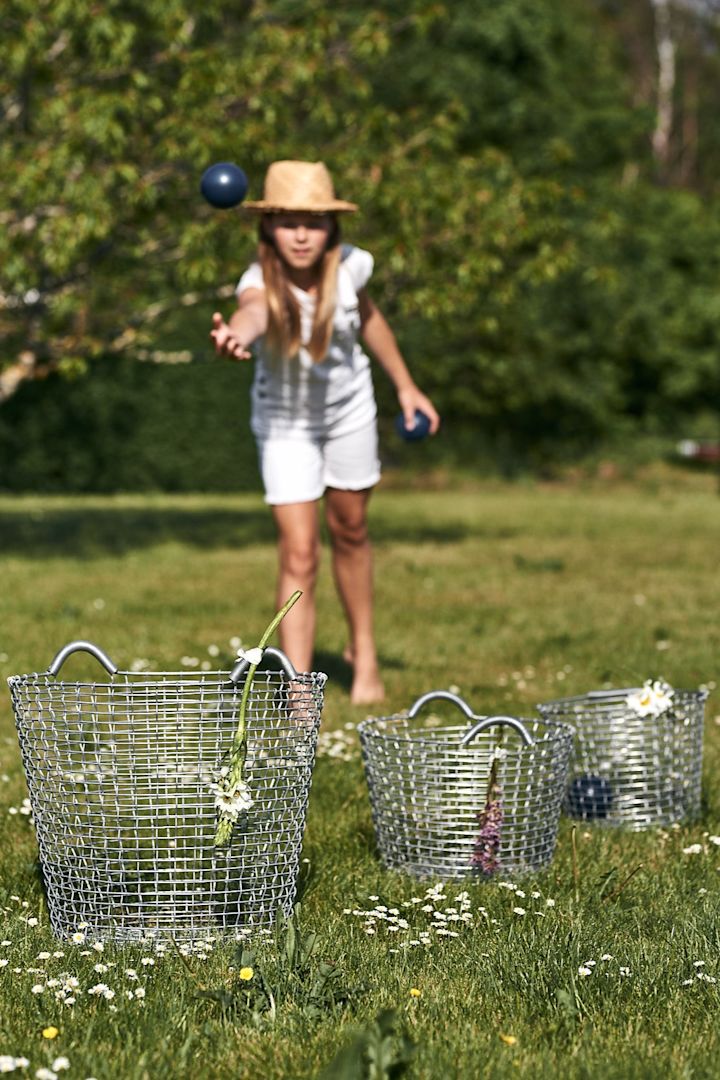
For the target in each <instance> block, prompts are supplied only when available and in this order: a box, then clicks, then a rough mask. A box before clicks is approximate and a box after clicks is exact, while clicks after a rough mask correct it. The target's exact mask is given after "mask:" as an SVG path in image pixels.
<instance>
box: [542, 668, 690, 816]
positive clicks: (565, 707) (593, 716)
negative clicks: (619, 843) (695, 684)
mask: <svg viewBox="0 0 720 1080" xmlns="http://www.w3.org/2000/svg"><path fill="white" fill-rule="evenodd" d="M640 693H641V691H640V690H638V689H634V688H633V689H625V690H594V691H591V692H590V693H588V694H583V695H580V696H578V697H569V698H561V699H559V700H557V701H548V702H545V703H544V704H542V705H538V711H539V712H540V715H541V716H543V717H544V718H545V719H546V720H549V721H562V722H565V723H569V724H572V726H573V727H574V728H575V731H576V740H575V753H574V756H573V762H572V768H571V779H570V784H569V786H568V790H567V795H566V799H565V811H566V812H567V813H568V814H569V815H570V817H574V818H580V819H582V820H583V821H588V822H594V823H595V824H598V825H624V826H627V827H629V828H631V829H636V830H640V829H647V828H650V827H652V826H655V825H671V824H673V823H675V822H679V821H683V820H686V819H690V818H693V817H695V816H696V815H697V814H698V812H699V810H700V794H701V780H702V750H703V722H704V713H705V700H706V698H707V692H706V691H704V690H697V691H694V690H675V691H674V692H673V695H672V699H671V704H670V705H669V707H668V708H666V709H665V710H664V711H663V712H662V713H661V714H660V715H659V716H639V715H638V714H637V712H636V711H634V710H633V709H632V708H631V707H630V705H629V704H628V698H629V697H631V696H634V695H639V694H640Z"/></svg>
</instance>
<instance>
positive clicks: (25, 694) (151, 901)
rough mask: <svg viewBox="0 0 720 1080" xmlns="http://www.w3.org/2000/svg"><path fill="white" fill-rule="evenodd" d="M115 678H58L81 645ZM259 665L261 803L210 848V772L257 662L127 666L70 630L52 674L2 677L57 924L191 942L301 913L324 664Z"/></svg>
mask: <svg viewBox="0 0 720 1080" xmlns="http://www.w3.org/2000/svg"><path fill="white" fill-rule="evenodd" d="M79 650H82V651H85V652H89V653H91V654H92V655H93V656H94V657H95V658H96V659H97V660H98V661H99V662H100V663H101V664H102V665H103V666H104V667H105V669H106V670H107V672H108V673H109V675H110V676H111V678H110V680H109V681H107V682H100V683H91V682H64V681H61V680H59V679H58V678H57V677H56V676H57V675H58V672H59V670H60V668H61V666H62V664H63V663H64V662H65V660H66V659H67V657H68V656H69V655H70V654H71V653H74V652H76V651H79ZM264 655H265V656H274V657H275V659H276V660H278V661H279V662H280V663H281V664H282V666H283V668H284V671H271V670H267V671H262V672H259V671H258V672H256V674H255V677H254V679H253V683H252V686H251V689H250V693H249V698H248V705H247V712H246V717H247V733H248V742H247V758H246V762H245V777H246V779H247V782H248V785H249V787H250V789H251V792H252V799H253V803H252V806H251V807H250V809H249V810H247V811H246V812H245V813H244V814H242V815H241V816H240V817H239V819H238V821H237V822H236V824H235V827H234V830H233V835H232V837H231V840H230V843H229V844H228V845H227V846H226V847H223V848H216V847H215V846H214V844H213V841H214V836H215V829H216V825H217V811H216V808H215V797H214V795H213V793H212V792H211V790H210V784H211V783H213V781H216V780H217V779H218V775H219V770H220V769H221V767H222V766H223V764H224V763H225V762H226V760H227V758H228V754H229V751H230V748H231V746H232V743H233V737H234V734H235V731H236V728H237V721H238V710H239V706H240V698H241V694H242V690H243V686H244V684H245V678H246V672H247V669H248V663H247V661H246V660H243V661H239V662H238V663H237V664H236V665H235V667H234V668H233V670H232V672H231V673H230V674H229V675H228V674H227V673H223V672H201V673H200V672H198V673H196V672H142V673H135V672H127V671H118V670H117V668H116V666H115V664H113V662H112V661H111V660H110V659H109V658H108V657H107V656H106V654H105V653H103V652H102V650H101V649H99V648H98V647H97V646H95V645H93V644H92V643H90V642H82V641H80V642H72V643H71V644H70V645H67V646H66V647H65V648H64V649H62V650H61V651H60V652H59V653H58V654H57V656H56V657H55V659H54V660H53V662H52V664H51V665H50V667H49V668H48V670H47V672H45V673H43V674H34V675H16V676H13V677H12V678H10V679H9V680H8V683H9V686H10V692H11V696H12V703H13V709H14V713H15V721H16V726H17V731H18V737H19V741H20V749H21V753H22V760H23V765H24V768H25V774H26V777H27V783H28V789H29V795H30V804H31V807H32V814H33V819H34V823H35V829H36V832H37V839H38V847H39V852H40V865H41V869H42V874H43V878H44V884H45V890H46V894H47V899H48V907H49V912H50V921H51V924H52V927H53V929H54V931H55V932H56V934H58V935H59V936H60V937H67V936H68V935H69V934H71V933H72V932H74V931H77V930H78V929H86V932H87V933H89V934H92V935H93V936H96V937H97V938H99V939H114V940H118V941H132V940H141V939H147V938H153V937H160V936H165V935H169V936H172V937H174V938H176V939H193V938H197V937H199V936H206V935H208V934H211V933H215V934H216V933H223V932H233V931H234V932H236V933H237V932H239V931H240V930H245V931H247V930H248V929H250V928H253V927H257V926H260V925H262V924H265V923H268V922H271V921H272V920H273V919H274V918H275V916H276V913H278V912H282V913H283V914H285V915H289V914H290V913H291V911H292V906H293V900H294V896H295V887H296V880H297V874H298V869H299V858H300V848H301V844H302V836H303V830H304V825H305V815H306V810H307V803H308V795H309V790H310V783H311V777H312V769H313V765H314V761H315V748H316V743H317V734H318V728H319V725H320V713H321V710H322V702H323V688H324V685H325V681H326V676H325V675H323V674H321V673H306V674H297V673H296V672H295V671H294V669H293V668H292V665H291V664H290V662H289V661H288V660H287V658H286V657H285V656H284V654H282V653H281V652H280V651H279V650H277V649H273V648H268V649H265V652H264Z"/></svg>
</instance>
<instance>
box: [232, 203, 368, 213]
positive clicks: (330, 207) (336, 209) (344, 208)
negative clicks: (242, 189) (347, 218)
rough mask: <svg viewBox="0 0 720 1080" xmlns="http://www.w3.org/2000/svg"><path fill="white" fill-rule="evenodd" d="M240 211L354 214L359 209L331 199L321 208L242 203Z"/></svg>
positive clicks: (353, 205)
mask: <svg viewBox="0 0 720 1080" xmlns="http://www.w3.org/2000/svg"><path fill="white" fill-rule="evenodd" d="M242 209H243V210H250V211H252V212H253V213H258V214H354V213H355V211H356V210H359V209H360V207H359V206H356V204H355V203H351V202H343V200H342V199H333V200H332V201H330V202H327V203H324V204H323V205H322V206H317V205H315V206H308V205H305V206H278V205H277V204H276V203H271V202H264V201H262V200H261V201H260V202H246V203H243V204H242Z"/></svg>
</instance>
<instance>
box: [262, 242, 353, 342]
mask: <svg viewBox="0 0 720 1080" xmlns="http://www.w3.org/2000/svg"><path fill="white" fill-rule="evenodd" d="M340 256H341V247H340V226H339V225H338V223H337V221H334V222H333V228H332V230H331V232H330V234H329V236H328V243H327V247H326V248H325V251H324V252H323V255H322V258H321V259H320V278H319V281H318V289H317V303H316V305H315V314H314V317H313V325H312V331H311V333H310V340H309V341H302V331H301V324H300V305H299V304H298V302H297V299H296V298H295V296H294V295H293V292H292V289H291V288H290V282H289V281H288V278H287V275H286V273H285V264H284V263H283V261H282V259H281V258H280V255H279V254H278V252H277V249H276V248H275V245H274V244H273V243H272V241H271V240H270V239H268V235H267V233H266V232H265V230H264V228H263V224H262V222H261V223H260V233H259V239H258V260H259V262H260V266H261V268H262V273H263V283H264V285H265V297H266V300H267V306H268V326H267V330H266V332H265V342H266V344H267V346H268V348H269V350H270V352H272V353H274V354H275V355H276V356H281V357H283V358H284V359H289V358H290V357H294V356H297V354H298V351H299V349H300V346H301V345H304V346H305V347H306V348H307V350H308V352H309V353H310V355H311V356H312V358H313V360H315V361H319V360H323V359H324V358H325V356H326V354H327V351H328V348H329V347H330V338H331V337H332V332H333V320H334V318H335V301H336V292H337V272H338V267H339V265H340Z"/></svg>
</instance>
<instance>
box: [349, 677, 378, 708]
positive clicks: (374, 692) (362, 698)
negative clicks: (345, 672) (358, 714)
mask: <svg viewBox="0 0 720 1080" xmlns="http://www.w3.org/2000/svg"><path fill="white" fill-rule="evenodd" d="M384 700H385V687H384V686H383V684H382V679H381V678H380V675H379V674H378V672H377V671H374V672H368V674H367V675H364V674H363V673H362V672H357V671H356V672H355V678H354V679H353V684H352V689H351V690H350V701H351V702H352V704H353V705H374V704H376V703H377V702H379V701H384Z"/></svg>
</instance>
